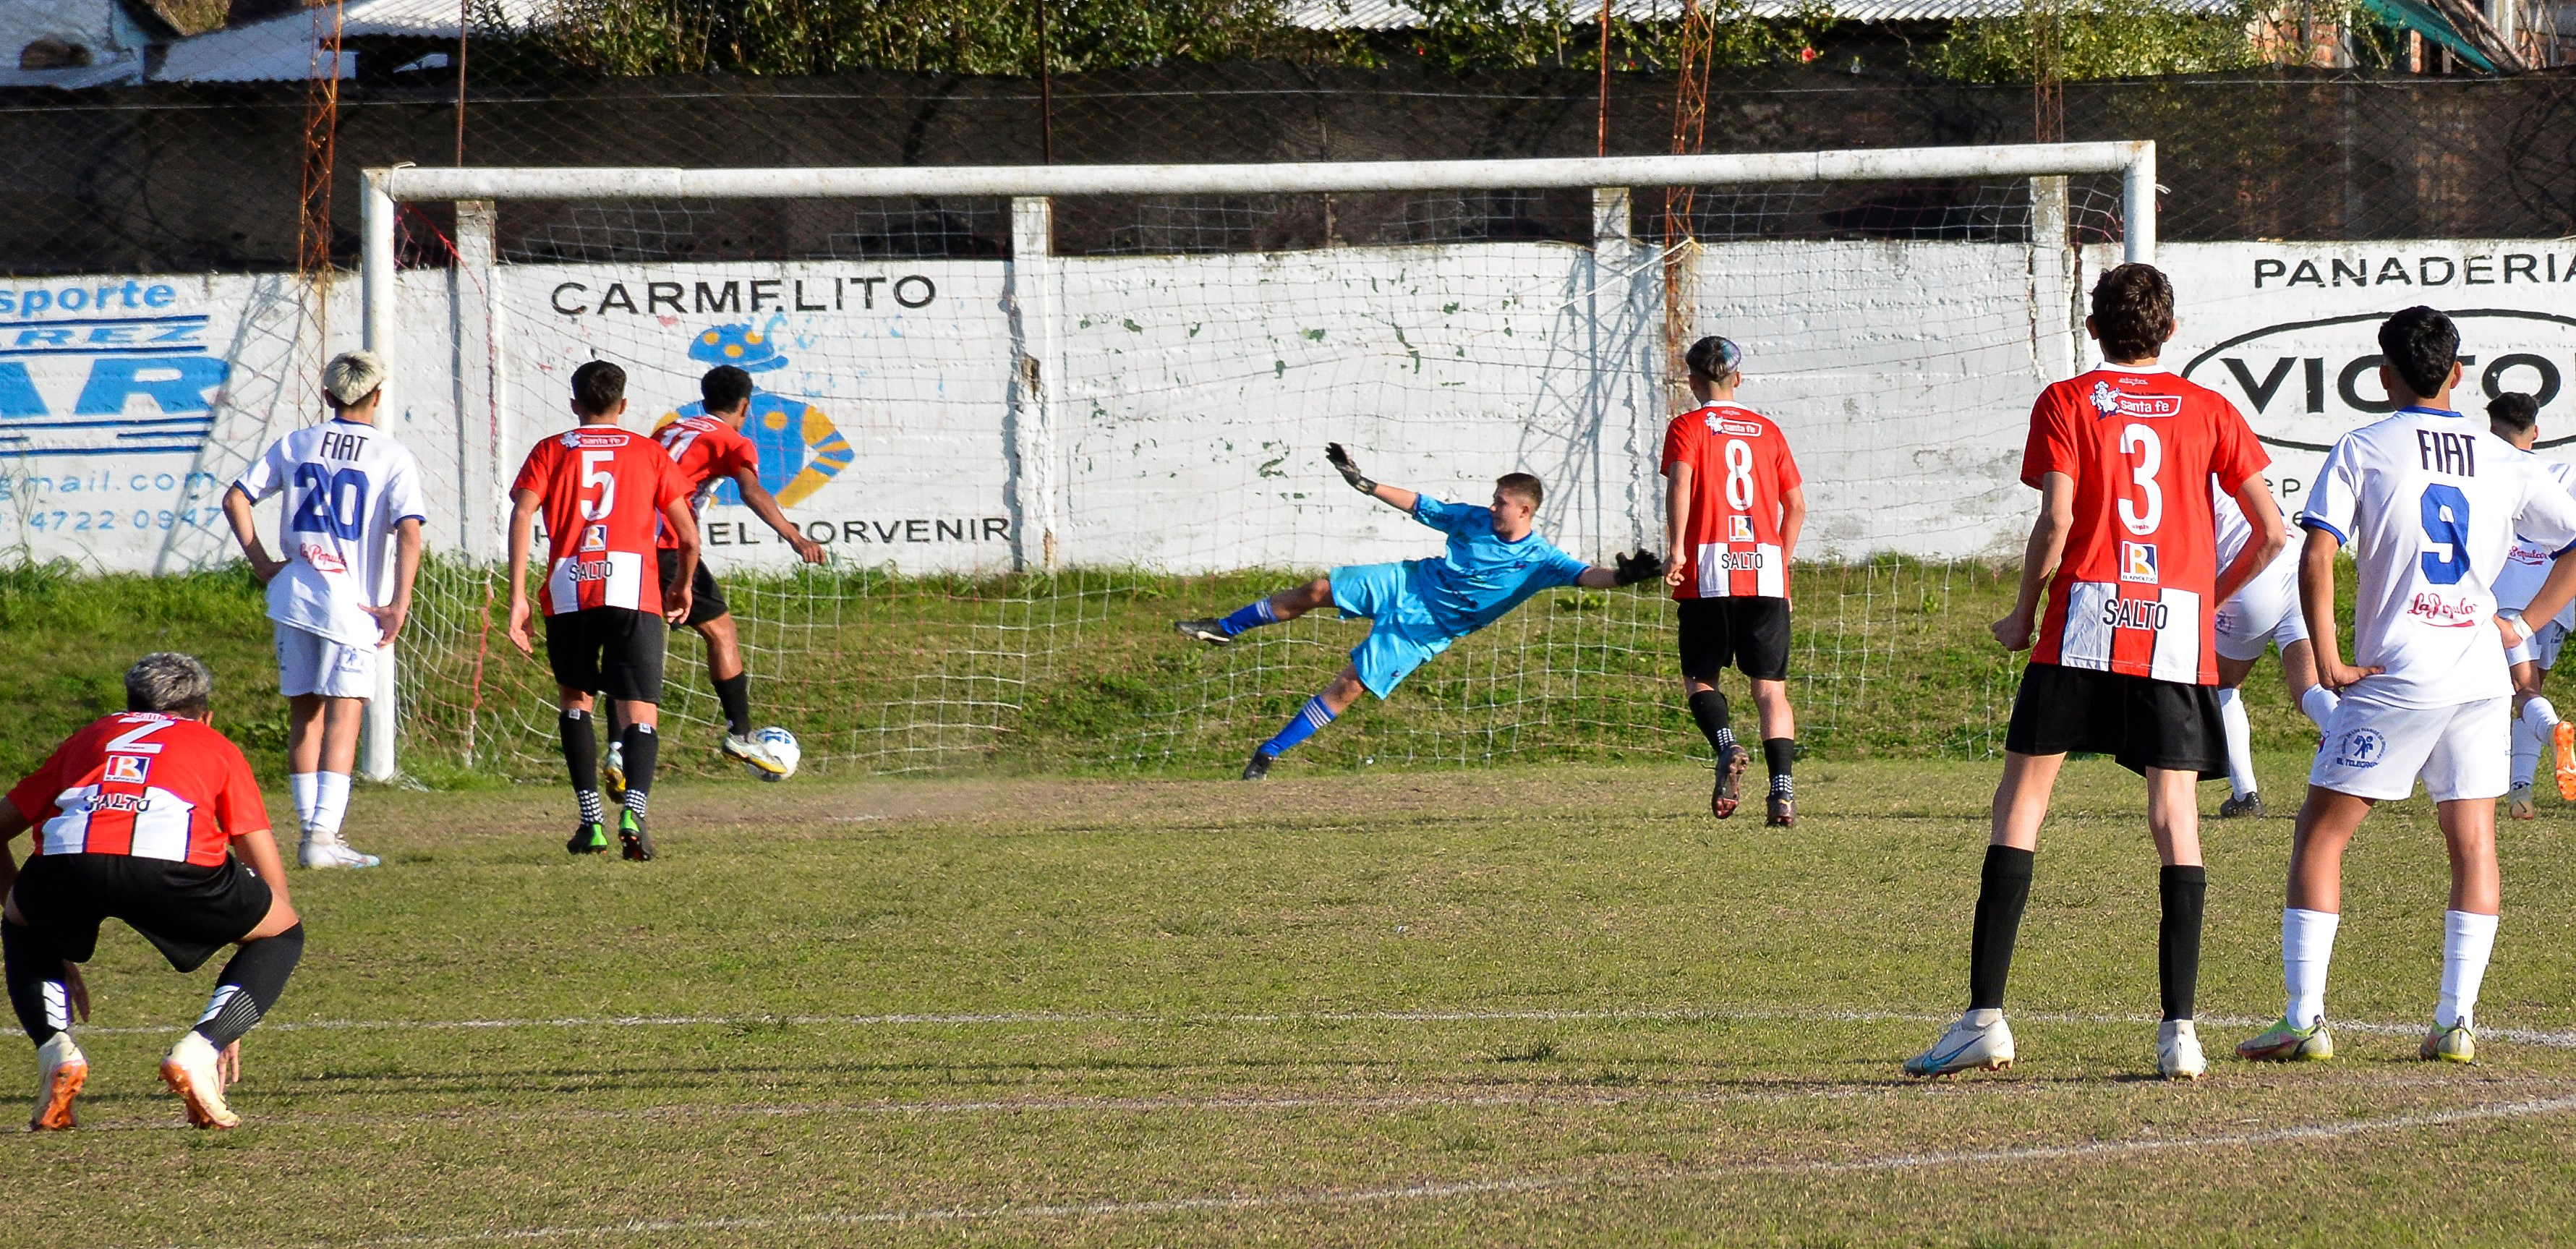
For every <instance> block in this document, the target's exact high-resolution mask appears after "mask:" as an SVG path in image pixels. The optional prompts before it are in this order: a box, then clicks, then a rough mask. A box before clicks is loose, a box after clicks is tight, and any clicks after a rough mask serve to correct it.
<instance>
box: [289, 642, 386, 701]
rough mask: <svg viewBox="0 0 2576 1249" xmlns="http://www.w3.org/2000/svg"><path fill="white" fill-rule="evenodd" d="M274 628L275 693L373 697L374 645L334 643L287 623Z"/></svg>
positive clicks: (292, 696) (374, 674)
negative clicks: (275, 630)
mask: <svg viewBox="0 0 2576 1249" xmlns="http://www.w3.org/2000/svg"><path fill="white" fill-rule="evenodd" d="M276 628H277V692H278V693H281V694H284V695H286V696H287V697H288V698H294V697H296V696H298V695H302V694H320V695H321V696H323V697H324V698H373V697H375V696H376V648H375V647H372V646H351V645H349V644H348V643H346V642H334V641H332V640H331V639H329V638H326V637H324V636H322V635H321V634H319V633H315V632H312V631H310V630H307V629H299V628H297V627H295V626H294V625H291V624H280V625H277V626H276Z"/></svg>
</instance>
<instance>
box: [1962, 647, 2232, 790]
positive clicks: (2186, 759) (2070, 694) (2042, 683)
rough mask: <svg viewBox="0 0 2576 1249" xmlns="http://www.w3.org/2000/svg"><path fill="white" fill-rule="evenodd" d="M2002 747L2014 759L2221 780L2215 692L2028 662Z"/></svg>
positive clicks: (2223, 763) (2221, 739)
mask: <svg viewBox="0 0 2576 1249" xmlns="http://www.w3.org/2000/svg"><path fill="white" fill-rule="evenodd" d="M2004 749H2006V750H2009V751H2011V752H2013V753H2014V754H2017V755H2062V754H2066V753H2068V752H2070V751H2079V750H2080V751H2083V752H2085V753H2087V754H2097V755H2109V756H2111V757H2112V758H2114V759H2117V760H2119V761H2120V766H2121V767H2124V768H2127V769H2129V770H2130V771H2132V772H2138V773H2144V772H2145V771H2146V770H2147V769H2149V768H2170V769H2173V770H2174V771H2177V772H2197V773H2199V774H2200V779H2202V780H2211V779H2214V778H2217V777H2221V776H2225V775H2227V729H2226V726H2225V725H2224V724H2222V723H2221V722H2220V720H2219V718H2218V687H2217V686H2214V685H2184V684H2182V683H2180V682H2176V681H2157V680H2151V679H2149V678H2147V677H2134V676H2129V675H2127V674H2125V673H2119V672H2097V671H2095V670H2093V669H2090V668H2066V667H2061V666H2059V665H2057V664H2043V663H2034V664H2032V665H2030V666H2029V667H2028V668H2026V669H2023V671H2022V674H2021V693H2020V694H2018V695H2016V696H2014V698H2013V711H2012V723H2011V724H2010V725H2009V726H2007V727H2006V728H2005V729H2004Z"/></svg>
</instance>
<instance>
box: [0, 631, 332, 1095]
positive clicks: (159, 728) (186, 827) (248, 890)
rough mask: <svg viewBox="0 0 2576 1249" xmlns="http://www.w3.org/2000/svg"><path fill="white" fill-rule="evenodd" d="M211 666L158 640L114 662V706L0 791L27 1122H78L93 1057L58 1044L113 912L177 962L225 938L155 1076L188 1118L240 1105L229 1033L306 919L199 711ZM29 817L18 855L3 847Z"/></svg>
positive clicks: (3, 943) (84, 1008)
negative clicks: (117, 691) (25, 845)
mask: <svg viewBox="0 0 2576 1249" xmlns="http://www.w3.org/2000/svg"><path fill="white" fill-rule="evenodd" d="M214 690H215V678H214V674H212V673H210V672H208V671H206V665H204V664H202V663H199V662H197V660H196V659H195V657H193V656H189V655H181V654H177V653H175V652H169V651H164V652H162V653H160V654H156V655H146V656H144V657H143V658H142V659H140V660H137V661H136V662H135V664H134V666H133V667H132V668H129V669H127V670H126V673H125V710H124V711H122V712H119V713H117V714H115V715H110V716H104V717H101V718H100V719H98V720H97V721H95V722H93V723H91V724H90V725H89V727H87V728H84V729H82V730H81V731H79V732H77V733H74V734H72V735H71V737H70V739H69V740H67V741H65V742H64V743H63V744H62V745H60V746H57V747H55V748H54V753H53V754H52V755H51V756H50V757H48V758H47V759H46V760H45V762H44V764H43V765H42V766H40V767H38V768H37V769H36V770H35V771H34V772H31V773H29V774H28V775H27V778H26V779H25V780H22V781H20V782H18V784H17V786H16V787H15V788H13V789H11V790H10V791H9V800H8V802H6V803H0V898H5V902H0V962H5V963H6V966H7V978H8V982H9V1005H10V1006H11V1007H12V1008H14V1009H15V1010H16V1011H17V1014H18V1026H20V1027H22V1028H24V1029H26V1031H27V1039H28V1040H30V1041H33V1042H35V1043H36V1065H37V1079H36V1113H35V1114H34V1115H33V1116H32V1117H31V1118H29V1120H28V1122H27V1128H28V1130H29V1131H35V1132H48V1131H59V1130H61V1129H64V1128H68V1127H72V1126H73V1125H74V1115H73V1111H72V1099H73V1098H75V1097H77V1096H79V1094H80V1090H81V1085H82V1084H84V1083H85V1082H87V1080H88V1079H89V1059H88V1057H87V1056H85V1055H83V1054H82V1053H81V1050H80V1046H78V1045H76V1044H74V1043H73V1042H72V1034H71V1027H72V1023H73V1021H74V1020H75V1019H78V1018H86V1017H87V1016H88V1014H89V989H88V987H87V986H86V985H85V984H84V983H83V982H82V980H81V973H80V965H81V964H82V963H86V962H88V961H89V960H90V956H91V955H92V954H94V953H96V952H97V949H98V929H99V925H100V924H102V923H104V922H106V921H108V920H111V919H115V920H122V921H124V923H125V925H126V926H127V927H129V928H132V929H133V930H134V931H135V932H137V933H139V934H141V935H142V937H143V939H144V940H146V941H149V942H151V943H152V948H153V949H156V950H158V951H160V952H161V957H163V958H165V959H168V960H169V962H170V966H171V967H172V968H174V969H176V970H178V971H179V972H181V973H186V972H192V971H195V970H197V969H198V968H199V967H202V966H204V965H205V962H206V960H207V959H210V958H213V957H214V956H215V954H216V952H217V951H219V950H221V949H223V948H224V947H225V946H228V945H230V946H238V947H239V949H238V951H237V952H236V953H234V955H233V956H232V958H231V959H230V960H228V961H226V962H225V963H224V969H223V971H222V972H221V973H219V974H217V975H216V977H215V992H214V996H213V997H211V998H209V999H208V1000H207V1002H206V1009H205V1011H204V1012H203V1013H202V1014H200V1015H199V1016H198V1017H197V1022H196V1026H194V1027H192V1028H190V1029H189V1030H187V1031H186V1032H183V1033H180V1034H179V1041H178V1043H177V1044H175V1045H173V1046H171V1047H170V1052H169V1054H168V1055H167V1056H166V1057H164V1058H163V1059H162V1060H161V1080H162V1082H163V1083H165V1084H167V1085H169V1086H170V1091H171V1092H174V1093H177V1094H178V1095H179V1097H180V1100H182V1101H183V1102H185V1103H186V1104H187V1108H188V1119H189V1121H190V1122H192V1123H194V1124H196V1125H197V1126H198V1127H201V1128H229V1127H233V1126H236V1125H238V1124H239V1123H240V1122H241V1117H240V1116H239V1115H236V1114H234V1113H233V1111H232V1108H231V1107H230V1106H228V1105H226V1104H225V1101H224V1086H225V1085H227V1084H230V1083H232V1082H233V1081H234V1080H236V1079H239V1078H240V1076H241V1038H242V1034H244V1033H246V1032H249V1031H250V1030H251V1028H252V1027H253V1026H254V1025H256V1024H258V1023H259V1021H260V1017H261V1016H263V1015H265V1014H267V1013H268V1012H269V1011H271V1010H274V1009H276V1007H277V999H278V997H279V996H280V995H281V994H283V993H285V991H286V980H287V977H288V976H290V975H293V974H294V972H295V964H296V963H297V962H298V961H299V960H300V959H302V958H303V956H304V921H303V920H301V919H298V918H297V917H296V914H295V906H294V904H293V903H292V902H289V901H288V900H287V896H286V867H285V865H284V864H283V863H281V862H279V860H278V857H277V842H276V840H275V839H273V838H271V837H270V836H269V828H268V808H267V806H266V804H264V803H262V802H261V801H260V796H259V782H258V781H257V780H256V779H254V778H253V777H252V776H251V774H250V762H249V761H248V760H246V759H244V758H242V753H241V751H240V749H239V748H237V747H235V746H234V745H233V744H232V743H231V742H230V741H227V740H225V738H224V735H223V734H221V733H218V732H216V731H215V729H214V726H213V725H212V724H210V723H208V720H209V718H210V717H211V715H212V705H213V702H214ZM30 829H33V830H34V831H35V834H36V836H35V845H34V846H32V847H30V848H29V849H28V852H27V863H26V866H25V867H23V868H22V867H19V866H18V865H17V864H16V862H15V861H14V857H13V856H12V855H11V854H10V853H9V850H8V845H9V843H10V842H11V841H14V840H16V839H17V836H18V834H20V833H23V832H27V831H28V830H30Z"/></svg>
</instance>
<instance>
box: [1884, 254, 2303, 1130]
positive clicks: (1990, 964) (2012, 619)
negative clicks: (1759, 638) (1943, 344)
mask: <svg viewBox="0 0 2576 1249" xmlns="http://www.w3.org/2000/svg"><path fill="white" fill-rule="evenodd" d="M2084 328H2085V331H2086V332H2087V333H2089V334H2091V335H2092V336H2093V337H2095V338H2097V339H2099V340H2100V341H2101V343H2102V355H2103V357H2104V358H2105V361H2106V362H2105V363H2103V364H2101V365H2099V366H2097V367H2095V368H2094V369H2092V370H2091V371H2089V372H2086V373H2081V374H2078V375H2077V376H2075V377H2072V378H2069V379H2067V380H2066V381H2062V382H2058V383H2056V384H2054V385H2052V386H2050V387H2049V388H2048V389H2046V390H2044V391H2042V392H2040V396H2039V402H2038V403H2037V404H2036V405H2034V406H2033V408H2032V409H2031V414H2030V440H2029V444H2028V446H2027V448H2026V450H2025V451H2024V452H2023V456H2022V482H2023V483H2024V484H2026V485H2029V486H2031V487H2033V488H2035V489H2037V490H2038V491H2039V494H2040V505H2039V518H2038V519H2037V521H2035V522H2034V523H2033V524H2032V525H2031V530H2030V545H2029V547H2028V549H2027V550H2026V551H2025V553H2024V554H2023V557H2022V567H2021V593H2020V597H2019V598H2018V599H2017V600H2016V601H2015V602H2014V605H2013V610H2012V613H2011V614H2010V615H2008V616H2005V617H2004V618H2003V619H2001V620H1998V621H1996V622H1995V624H1994V629H1993V632H1994V635H1995V640H1996V641H1998V642H2001V643H2002V644H2003V645H2004V647H2005V648H2006V649H2008V650H2021V649H2023V648H2024V647H2031V646H2033V642H2032V637H2031V634H2032V626H2033V624H2034V622H2036V624H2037V626H2038V640H2037V644H2036V647H2035V648H2034V649H2033V650H2032V653H2031V658H2030V664H2029V666H2028V667H2027V668H2025V669H2024V670H2023V672H2022V679H2021V691H2020V693H2019V694H2018V695H2017V696H2016V697H2015V699H2014V700H2013V710H2012V721H2011V723H2010V724H2009V725H2008V726H2007V727H2006V729H2005V731H2004V775H2003V781H2002V783H2001V784H2000V785H1998V786H1996V788H1995V805H1994V825H1993V828H1994V831H1993V834H1992V836H1991V838H1990V840H1989V842H1988V844H1987V846H1986V862H1985V870H1984V874H1983V879H1982V881H1981V883H1980V886H1979V888H1978V892H1977V906H1976V918H1975V923H1974V927H1973V928H1971V930H1970V935H1969V938H1968V1009H1967V1011H1966V1013H1964V1014H1962V1015H1961V1016H1960V1017H1959V1019H1958V1022H1956V1023H1953V1024H1951V1025H1950V1026H1949V1027H1948V1028H1947V1029H1945V1030H1944V1031H1943V1032H1942V1034H1941V1037H1940V1039H1939V1040H1936V1041H1934V1042H1933V1043H1932V1046H1931V1048H1929V1049H1926V1050H1924V1051H1923V1052H1922V1053H1921V1054H1918V1055H1916V1056H1914V1057H1913V1058H1912V1059H1909V1060H1907V1062H1906V1064H1905V1071H1906V1074H1908V1075H1914V1076H1937V1075H1949V1074H1951V1073H1953V1072H1959V1071H1969V1070H1975V1069H1979V1068H1996V1067H2009V1066H2011V1065H2012V1063H2013V1060H2014V1057H2015V1054H2014V1049H2013V1035H2012V1028H2011V1026H2010V1025H2008V1024H2006V1023H2005V1022H2004V1012H2003V1005H2004V982H2005V979H2006V977H2007V976H2008V975H2009V974H2010V972H2011V970H2012V956H2013V944H2014V940H2015V938H2016V936H2017V934H2018V933H2019V931H2020V929H2021V918H2022V910H2023V908H2024V906H2025V905H2026V904H2027V903H2028V902H2029V900H2030V882H2031V868H2032V865H2033V864H2034V863H2035V862H2036V859H2037V854H2036V851H2037V849H2038V847H2039V828H2040V825H2041V824H2042V823H2043V822H2045V821H2046V819H2047V817H2048V800H2049V795H2050V791H2051V790H2052V789H2054V788H2055V786H2056V783H2057V774H2058V771H2059V769H2060V768H2062V767H2063V766H2064V765H2065V763H2066V756H2067V753H2068V752H2070V751H2078V750H2082V751H2090V752H2093V753H2097V754H2106V755H2110V756H2111V757H2113V758H2114V759H2117V760H2118V761H2119V762H2120V764H2121V765H2122V766H2124V767H2126V768H2128V769H2129V770H2131V771H2133V772H2137V773H2140V774H2141V775H2143V776H2144V777H2145V778H2146V782H2147V829H2148V832H2149V833H2150V834H2151V835H2152V836H2153V837H2154V839H2155V846H2156V856H2157V858H2158V859H2159V860H2160V861H2161V862H2162V864H2163V868H2162V871H2161V873H2160V874H2159V877H2158V892H2159V893H2160V894H2161V895H2162V901H2163V907H2164V915H2163V920H2162V922H2161V923H2160V924H2159V925H2158V928H2157V934H2156V969H2157V981H2158V988H2159V990H2160V993H2161V997H2162V1000H2163V1006H2164V1014H2163V1021H2162V1022H2161V1023H2160V1024H2159V1025H2158V1027H2157V1030H2156V1070H2157V1071H2158V1072H2159V1073H2161V1074H2163V1075H2164V1076H2165V1077H2166V1078H2168V1079H2196V1078H2198V1077H2199V1076H2200V1075H2201V1074H2202V1073H2203V1072H2204V1071H2206V1070H2207V1069H2208V1063H2207V1061H2206V1059H2205V1058H2204V1056H2203V1054H2202V1052H2201V1047H2200V1038H2199V1035H2198V1032H2197V1025H2196V1023H2195V1014H2194V1004H2195V998H2196V996H2197V994H2198V989H2199V981H2200V934H2201V919H2202V914H2203V909H2204V903H2205V900H2206V898H2207V896H2208V889H2209V878H2208V874H2207V872H2206V871H2205V870H2204V869H2203V868H2202V866H2201V857H2200V807H2199V802H2198V798H2199V793H2198V785H2199V783H2200V780H2201V778H2203V777H2216V776H2220V775H2223V774H2224V773H2225V769H2226V750H2225V730H2224V729H2223V728H2222V727H2221V726H2220V724H2219V710H2218V656H2217V652H2216V651H2215V650H2214V649H2213V648H2212V646H2211V635H2212V630H2211V625H2210V615H2211V608H2213V607H2214V606H2216V605H2217V604H2219V603H2221V602H2224V601H2226V600H2227V599H2228V598H2230V597H2233V596H2234V595H2235V593H2236V592H2237V591H2238V590H2240V589H2242V588H2243V587H2244V585H2245V583H2246V581H2247V579H2249V578H2251V577H2252V576H2253V575H2254V574H2255V573H2256V572H2257V571H2258V570H2260V569H2261V568H2262V567H2263V566H2264V565H2265V564H2268V563H2270V562H2271V561H2272V558H2273V557H2274V556H2275V555H2277V554H2279V553H2280V549H2281V545H2282V543H2283V542H2284V541H2285V538H2284V536H2283V533H2282V528H2281V512H2280V508H2279V507H2278V506H2277V505H2276V504H2274V503H2273V501H2272V490H2271V487H2270V486H2268V485H2266V484H2265V483H2264V481H2263V469H2264V467H2265V466H2266V465H2267V464H2268V463H2269V462H2270V460H2269V457H2267V456H2265V455H2264V453H2263V449H2262V446H2261V444H2259V443H2258V442H2256V441H2255V438H2254V431H2253V430H2252V429H2249V428H2247V426H2246V424H2245V418H2244V416H2243V415H2242V414H2240V413H2239V412H2237V410H2236V408H2235V405H2233V404H2230V403H2229V402H2228V401H2227V400H2226V399H2225V398H2224V397H2222V396H2221V395H2219V394H2218V393H2217V392H2215V391H2212V390H2210V389H2208V388H2206V387H2203V386H2197V385H2194V384H2193V383H2191V382H2189V381H2185V380H2184V379H2182V378H2180V377H2177V376H2175V375H2174V374H2173V373H2172V372H2170V371H2168V370H2166V369H2165V368H2163V367H2162V366H2160V365H2159V364H2158V363H2157V358H2158V357H2159V356H2160V355H2161V354H2162V353H2163V350H2164V344H2165V342H2166V341H2167V340H2168V339H2171V338H2172V337H2173V334H2174V329H2175V322H2174V296H2173V285H2172V283H2170V282H2168V281H2166V279H2165V275H2164V274H2163V273H2161V272H2159V271H2157V270H2156V269H2155V268H2154V267H2153V266H2151V265H2142V264H2125V265H2121V266H2119V267H2117V268H2114V269H2112V270H2111V271H2110V272H2108V273H2105V274H2103V275H2102V280H2101V281H2100V282H2098V283H2096V284H2095V285H2094V287H2093V314H2092V315H2091V316H2089V317H2086V318H2085V319H2084ZM2212 477H2215V478H2217V480H2218V482H2219V484H2220V486H2221V487H2222V488H2223V489H2225V490H2226V492H2227V493H2228V494H2230V495H2232V496H2234V497H2235V499H2236V501H2237V503H2238V504H2239V505H2241V506H2242V507H2243V508H2244V509H2245V515H2246V516H2247V517H2248V518H2249V519H2250V520H2251V522H2252V524H2253V527H2254V536H2253V537H2252V538H2250V539H2248V540H2247V542H2246V544H2245V547H2244V549H2243V550H2241V551H2239V552H2238V553H2237V556H2236V559H2235V560H2234V561H2233V562H2231V563H2229V564H2228V565H2227V566H2226V567H2225V569H2223V570H2222V569H2221V568H2220V567H2219V564H2218V554H2217V547H2216V543H2217V536H2216V532H2215V530H2216V526H2217V520H2216V518H2215V517H2214V516H2213V515H2212V514H2211V510H2210V503H2209V481H2210V479H2211V478H2212ZM2043 586H2045V587H2046V588H2047V591H2048V611H2047V614H2046V615H2045V616H2042V615H2041V614H2040V611H2039V606H2040V590H2041V588H2042V587H2043ZM2310 623H2311V625H2312V626H2313V624H2314V621H2313V618H2312V619H2311V622H2310Z"/></svg>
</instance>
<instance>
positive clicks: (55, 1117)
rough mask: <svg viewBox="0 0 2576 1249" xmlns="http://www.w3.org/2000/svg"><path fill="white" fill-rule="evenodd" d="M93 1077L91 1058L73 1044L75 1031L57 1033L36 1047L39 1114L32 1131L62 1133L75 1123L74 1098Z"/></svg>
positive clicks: (30, 1124) (30, 1125)
mask: <svg viewBox="0 0 2576 1249" xmlns="http://www.w3.org/2000/svg"><path fill="white" fill-rule="evenodd" d="M88 1079H89V1059H88V1058H86V1057H83V1056H82V1054H81V1052H80V1047H79V1046H77V1045H74V1044H72V1034H70V1033H68V1032H57V1033H55V1034H54V1035H53V1036H52V1037H51V1038H50V1039H48V1040H47V1041H46V1042H45V1043H44V1044H42V1045H39V1046H37V1047H36V1113H35V1115H34V1117H32V1118H30V1119H28V1120H27V1130H28V1131H30V1132H60V1131H62V1130H63V1129H65V1128H68V1127H70V1126H72V1099H73V1098H74V1097H78V1096H79V1095H80V1091H81V1084H82V1082H84V1081H86V1080H88Z"/></svg>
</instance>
